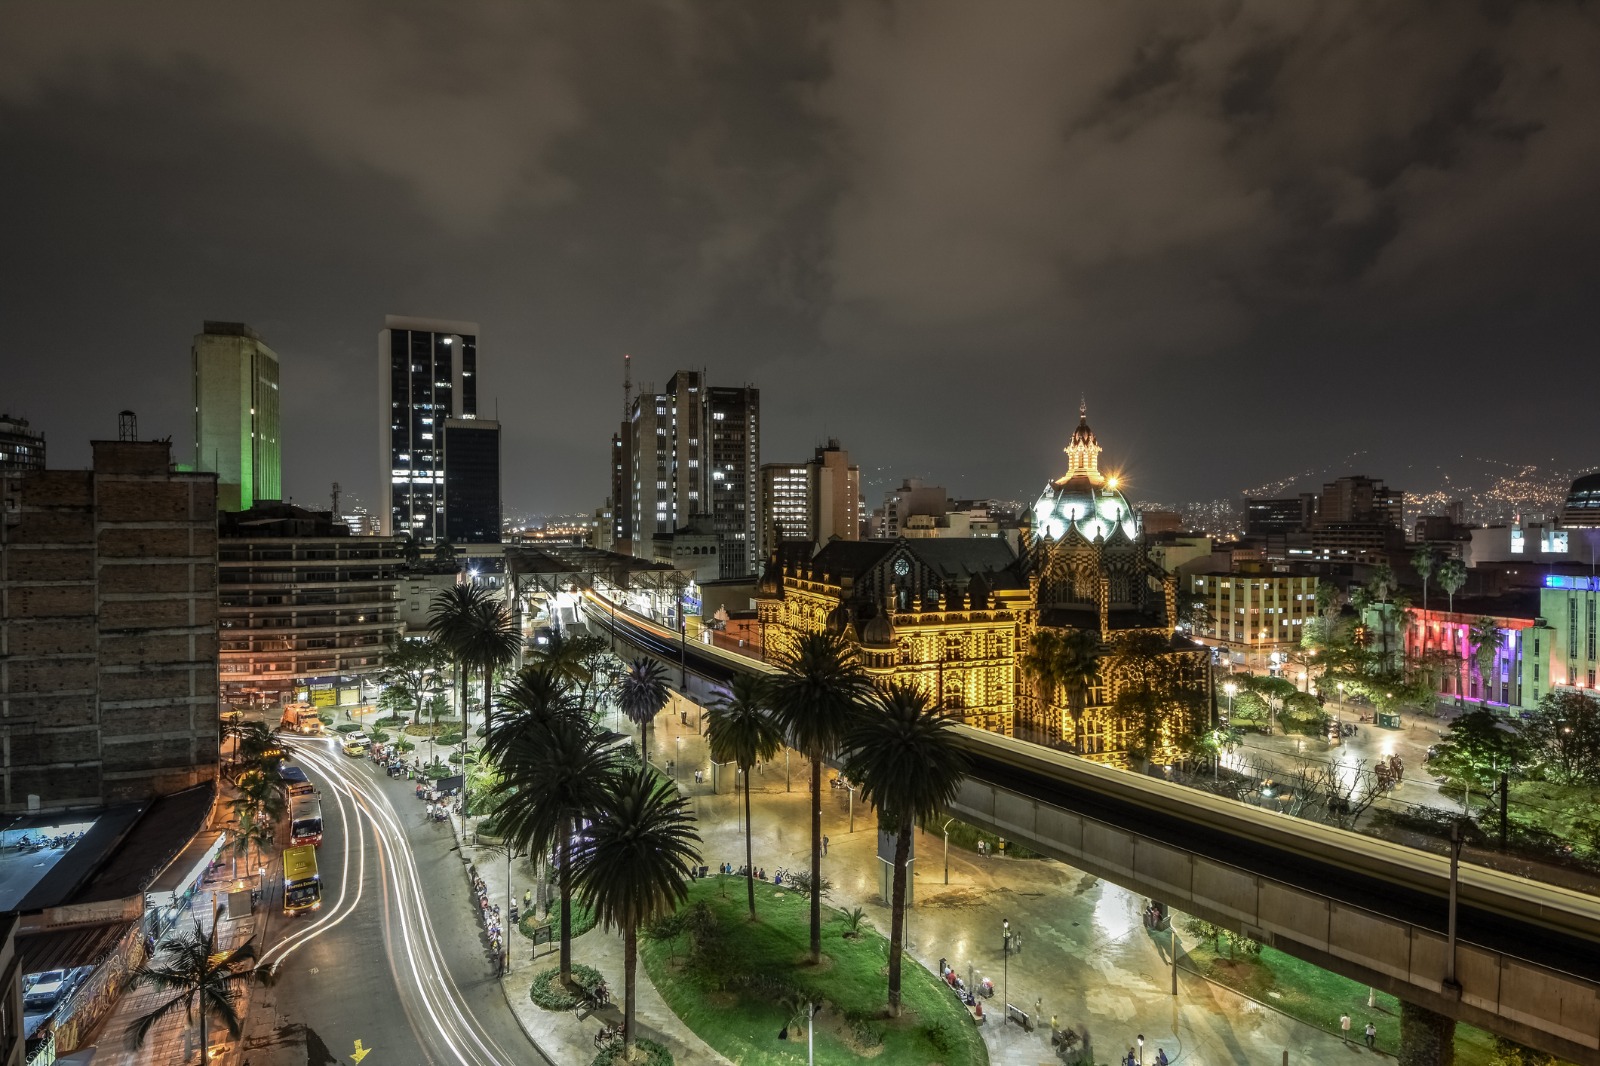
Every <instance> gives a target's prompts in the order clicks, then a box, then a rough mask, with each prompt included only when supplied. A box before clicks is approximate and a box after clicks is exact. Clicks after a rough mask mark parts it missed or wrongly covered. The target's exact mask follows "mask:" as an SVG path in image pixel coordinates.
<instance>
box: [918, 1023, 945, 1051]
mask: <svg viewBox="0 0 1600 1066" xmlns="http://www.w3.org/2000/svg"><path fill="white" fill-rule="evenodd" d="M922 1038H923V1039H924V1040H926V1041H927V1042H928V1044H929V1046H930V1047H932V1048H933V1050H935V1051H937V1052H938V1053H939V1054H941V1055H943V1054H944V1053H945V1052H947V1051H949V1050H950V1030H949V1029H948V1028H947V1027H946V1026H945V1024H944V1022H934V1023H933V1024H932V1025H928V1026H925V1027H924V1028H923V1030H922Z"/></svg>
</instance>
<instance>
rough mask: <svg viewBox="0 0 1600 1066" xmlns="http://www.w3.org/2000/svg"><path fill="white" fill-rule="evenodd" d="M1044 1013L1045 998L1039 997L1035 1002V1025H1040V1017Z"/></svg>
mask: <svg viewBox="0 0 1600 1066" xmlns="http://www.w3.org/2000/svg"><path fill="white" fill-rule="evenodd" d="M1043 1013H1044V997H1043V996H1039V997H1037V998H1036V999H1034V1001H1033V1024H1034V1025H1038V1024H1039V1016H1040V1015H1041V1014H1043Z"/></svg>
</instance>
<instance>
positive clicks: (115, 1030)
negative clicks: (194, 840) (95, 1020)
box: [91, 864, 268, 1066]
mask: <svg viewBox="0 0 1600 1066" xmlns="http://www.w3.org/2000/svg"><path fill="white" fill-rule="evenodd" d="M229 872H230V870H229V869H228V867H227V866H226V865H225V864H223V865H220V866H219V868H218V869H217V871H215V874H214V875H213V876H208V877H207V878H206V879H205V882H204V883H203V884H202V885H201V887H200V890H199V891H198V892H196V893H195V894H194V897H193V898H192V899H191V900H190V901H189V906H188V908H187V909H186V910H185V911H184V913H183V914H181V915H180V916H179V917H178V919H177V921H175V922H174V923H173V925H172V928H171V929H170V930H168V932H167V936H169V937H171V936H175V935H178V934H181V933H184V932H191V931H193V929H194V926H195V922H196V921H198V922H199V923H200V926H201V928H203V929H208V930H209V929H210V928H211V923H212V915H213V914H214V913H215V911H214V909H213V908H214V904H213V902H212V900H213V896H214V897H215V899H216V900H217V901H218V903H219V904H220V905H222V906H223V907H224V912H223V915H222V918H221V926H220V928H219V929H218V931H217V949H218V950H219V951H226V950H229V949H231V948H234V947H237V946H238V945H240V944H242V943H244V942H245V941H246V940H247V939H249V938H250V937H252V936H255V935H256V934H257V931H258V930H259V929H260V928H261V927H262V924H263V923H264V921H265V919H266V916H267V914H268V911H267V910H266V907H267V903H266V901H265V900H263V901H262V902H261V903H258V904H257V905H256V909H255V913H253V914H249V915H245V916H243V917H240V918H230V917H229V916H228V914H227V912H226V903H227V894H228V890H229V889H230V888H231V887H232V885H233V881H232V879H231V878H229V877H228V876H227V874H228V873H229ZM247 883H248V882H247ZM257 946H258V947H259V944H258V945H257ZM159 951H160V948H159V947H158V948H157V953H158V956H159ZM252 984H253V983H251V982H244V983H241V985H240V986H239V987H240V989H241V995H242V996H243V997H249V996H250V994H251V990H252ZM173 994H174V993H171V992H162V991H158V990H157V989H155V988H154V987H152V986H148V985H146V986H141V987H137V988H135V987H133V986H132V985H131V984H130V985H129V987H128V988H127V989H126V991H124V992H123V994H122V996H121V998H120V999H118V1001H117V1005H116V1007H115V1008H113V1009H112V1011H111V1013H109V1014H108V1015H106V1017H105V1018H104V1019H102V1020H101V1022H100V1024H99V1025H98V1026H97V1027H96V1029H95V1031H94V1033H93V1034H92V1035H93V1040H92V1041H91V1043H94V1044H96V1045H98V1051H97V1052H96V1054H95V1059H94V1061H95V1064H96V1066H145V1064H159V1066H180V1064H182V1063H188V1062H191V1061H192V1062H199V1061H200V1056H199V1041H200V1029H199V1026H198V1025H197V1024H196V1023H195V1022H194V1021H192V1020H190V1019H188V1018H186V1017H185V1015H184V1012H183V1010H182V1008H179V1009H177V1010H175V1011H174V1012H172V1013H171V1014H169V1015H167V1017H165V1018H163V1019H162V1020H161V1021H160V1022H158V1023H156V1025H155V1027H154V1028H152V1029H151V1030H150V1033H149V1035H148V1036H146V1037H145V1040H144V1043H143V1044H142V1045H139V1046H137V1047H135V1046H134V1042H133V1032H132V1030H133V1026H134V1025H135V1024H136V1023H137V1022H138V1020H139V1018H140V1017H141V1016H143V1015H145V1014H148V1013H150V1011H152V1010H154V1009H155V1008H156V1007H158V1006H159V1005H160V1004H161V1003H162V1002H164V1001H165V1000H167V999H169V998H171V996H172V995H173ZM248 1011H249V1001H248V998H245V999H243V1000H242V1001H241V1003H240V1004H239V1014H240V1017H241V1018H244V1017H246V1016H247V1015H248ZM207 1024H208V1030H207V1036H208V1038H209V1040H210V1041H211V1046H212V1048H213V1054H214V1056H215V1057H214V1058H212V1060H211V1061H212V1062H213V1063H219V1064H225V1063H232V1062H237V1061H238V1057H239V1043H238V1042H236V1041H235V1040H234V1039H233V1038H232V1037H231V1036H230V1035H229V1034H228V1030H227V1027H226V1026H224V1025H223V1024H222V1022H220V1021H218V1020H217V1019H216V1018H215V1017H213V1018H212V1019H211V1020H210V1021H209V1022H208V1023H207Z"/></svg>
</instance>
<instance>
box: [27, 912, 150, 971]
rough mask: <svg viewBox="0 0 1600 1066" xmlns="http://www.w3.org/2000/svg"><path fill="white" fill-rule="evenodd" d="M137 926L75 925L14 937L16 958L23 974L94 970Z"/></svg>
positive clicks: (117, 923) (113, 924)
mask: <svg viewBox="0 0 1600 1066" xmlns="http://www.w3.org/2000/svg"><path fill="white" fill-rule="evenodd" d="M137 924H138V923H137V922H108V923H106V924H103V925H77V926H72V927H70V928H67V929H51V930H49V931H47V932H43V933H28V934H26V935H25V936H19V937H17V955H18V956H19V957H20V958H21V959H22V972H23V973H43V972H44V971H45V970H69V969H71V968H72V967H74V966H93V965H94V964H95V963H96V962H98V961H99V960H100V959H101V958H103V957H104V956H105V954H106V953H107V952H109V951H110V950H111V949H112V948H114V947H116V945H117V942H118V941H119V940H121V939H122V938H123V937H124V936H125V935H127V932H128V930H129V929H132V928H133V927H134V926H135V925H137Z"/></svg>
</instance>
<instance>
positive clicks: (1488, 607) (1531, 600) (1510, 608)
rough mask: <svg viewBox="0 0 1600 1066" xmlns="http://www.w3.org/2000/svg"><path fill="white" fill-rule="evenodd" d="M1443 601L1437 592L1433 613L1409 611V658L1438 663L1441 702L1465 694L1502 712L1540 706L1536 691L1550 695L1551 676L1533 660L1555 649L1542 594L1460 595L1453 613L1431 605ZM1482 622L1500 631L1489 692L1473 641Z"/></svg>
mask: <svg viewBox="0 0 1600 1066" xmlns="http://www.w3.org/2000/svg"><path fill="white" fill-rule="evenodd" d="M1439 599H1440V597H1439V594H1438V593H1437V592H1435V593H1434V595H1433V596H1432V597H1430V600H1429V603H1430V607H1429V609H1428V610H1426V611H1424V610H1421V609H1420V608H1417V607H1414V606H1413V607H1412V608H1410V609H1409V610H1408V611H1407V612H1406V614H1407V617H1408V619H1409V621H1410V624H1409V625H1408V626H1407V627H1406V632H1405V653H1406V655H1407V656H1408V657H1410V658H1411V659H1412V660H1414V661H1421V660H1423V659H1424V658H1431V659H1434V660H1436V661H1437V665H1435V666H1434V670H1435V677H1436V680H1437V685H1436V690H1437V692H1438V694H1439V698H1440V699H1441V700H1454V699H1456V698H1457V696H1460V697H1462V698H1464V699H1466V700H1469V701H1472V702H1477V701H1479V700H1482V699H1487V700H1488V702H1489V705H1490V707H1491V709H1499V710H1505V709H1507V708H1514V709H1522V710H1527V709H1530V708H1532V707H1533V706H1534V705H1535V704H1537V703H1538V696H1536V695H1535V694H1534V693H1535V690H1536V689H1537V690H1538V691H1540V692H1548V691H1549V690H1550V676H1551V675H1550V671H1549V663H1548V662H1546V663H1544V664H1541V665H1540V666H1539V668H1538V669H1535V668H1534V663H1533V661H1532V660H1533V657H1534V656H1547V654H1548V652H1549V651H1550V648H1551V638H1550V635H1549V634H1548V633H1547V632H1544V631H1542V630H1541V629H1540V627H1539V617H1538V616H1539V614H1540V611H1541V607H1540V603H1539V601H1540V593H1539V592H1538V591H1537V590H1533V589H1516V590H1513V591H1510V592H1506V593H1503V594H1501V595H1498V596H1462V595H1459V594H1458V595H1457V596H1456V597H1455V604H1454V606H1455V610H1453V611H1452V610H1450V609H1449V608H1448V607H1447V606H1438V607H1434V606H1432V604H1437V603H1439ZM1371 613H1372V612H1371V611H1370V610H1369V614H1371ZM1480 618H1491V619H1493V620H1494V623H1495V627H1496V628H1497V629H1498V631H1499V639H1498V641H1497V642H1496V647H1495V661H1494V664H1493V665H1492V666H1491V667H1490V668H1489V685H1488V688H1487V689H1485V688H1484V687H1483V678H1482V675H1481V673H1480V671H1479V669H1478V664H1477V661H1476V656H1475V649H1474V648H1473V645H1472V638H1471V634H1472V627H1473V625H1474V624H1475V623H1476V622H1477V621H1478V619H1480ZM1425 650H1426V653H1427V654H1426V656H1425V655H1424V651H1425ZM1463 659H1465V664H1463V663H1462V660H1463ZM1524 660H1528V661H1524ZM1497 704H1498V705H1499V707H1498V708H1496V706H1495V705H1497Z"/></svg>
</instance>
